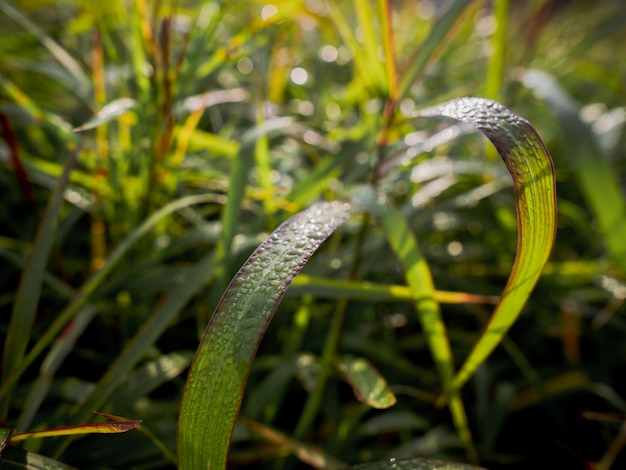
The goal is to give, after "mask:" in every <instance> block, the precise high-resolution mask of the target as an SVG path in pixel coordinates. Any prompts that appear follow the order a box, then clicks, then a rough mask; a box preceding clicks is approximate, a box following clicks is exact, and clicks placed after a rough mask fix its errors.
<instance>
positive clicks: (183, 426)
mask: <svg viewBox="0 0 626 470" xmlns="http://www.w3.org/2000/svg"><path fill="white" fill-rule="evenodd" d="M352 212H353V211H352V208H351V206H350V205H349V204H345V203H341V202H331V203H318V204H315V205H313V206H311V207H310V208H308V209H307V210H304V211H302V212H300V213H298V214H296V215H294V216H293V217H291V218H290V219H289V220H287V221H286V222H284V223H283V224H282V225H281V226H280V227H278V228H277V229H276V230H275V231H274V232H273V233H272V235H270V237H269V238H268V239H267V240H265V242H263V243H262V244H261V246H259V247H258V248H257V249H256V251H255V252H254V253H253V254H252V255H251V256H250V258H248V261H246V263H245V264H244V265H243V267H242V268H241V269H240V270H239V272H238V273H237V274H236V275H235V277H234V278H233V280H232V281H231V283H230V285H229V286H228V288H227V289H226V291H225V292H224V295H223V296H222V299H221V300H220V302H219V304H218V306H217V308H216V310H215V312H214V314H213V317H212V318H211V321H210V322H209V325H208V326H207V328H206V331H205V333H204V336H203V338H202V341H201V342H200V346H199V347H198V350H197V352H196V356H195V358H194V362H193V364H192V367H191V371H190V373H189V377H188V379H187V384H186V387H185V393H184V395H183V400H182V403H181V409H180V414H179V426H178V444H177V445H178V460H179V468H180V469H181V470H188V469H197V468H212V469H220V468H225V465H226V456H227V452H228V445H229V441H230V436H231V433H232V430H233V426H234V424H235V419H236V417H237V412H238V410H239V407H240V405H241V399H242V396H243V390H244V387H245V383H246V380H247V377H248V372H249V370H250V366H251V362H252V359H253V357H254V354H255V353H256V350H257V348H258V345H259V342H260V340H261V338H262V336H263V334H264V332H265V330H266V328H267V326H268V324H269V322H270V321H271V319H272V317H273V315H274V312H275V311H276V308H277V307H278V304H279V303H280V300H281V299H282V297H283V295H284V293H285V291H286V290H287V287H288V286H289V284H290V283H291V281H292V280H293V278H294V277H295V275H296V274H297V273H298V272H299V271H300V270H301V269H302V267H303V266H304V264H305V263H306V262H307V261H308V259H309V258H310V257H311V255H312V254H313V253H314V252H315V251H316V250H317V248H318V247H319V246H320V245H321V244H322V242H323V241H324V240H325V239H326V238H327V237H328V236H329V235H330V234H332V233H333V232H334V231H335V229H336V228H337V227H338V226H339V225H341V224H342V223H343V222H344V221H346V220H347V218H348V217H349V216H350V215H351V213H352Z"/></svg>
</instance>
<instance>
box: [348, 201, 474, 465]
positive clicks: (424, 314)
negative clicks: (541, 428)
mask: <svg viewBox="0 0 626 470" xmlns="http://www.w3.org/2000/svg"><path fill="white" fill-rule="evenodd" d="M360 195H361V196H362V197H363V200H362V202H364V203H365V205H366V207H367V209H368V210H369V211H370V212H372V214H373V215H374V216H375V217H376V218H377V219H378V220H380V222H381V224H382V226H383V229H384V231H385V234H386V236H387V239H388V240H389V244H390V245H391V248H392V249H393V251H394V253H395V254H396V256H397V257H398V260H399V261H400V262H401V263H402V266H403V268H404V273H405V274H404V276H405V279H406V281H407V284H408V286H409V288H410V289H411V292H412V294H413V296H414V298H416V299H417V300H416V303H415V307H416V310H417V314H418V316H419V320H420V323H421V325H422V329H423V330H424V336H426V339H427V341H428V347H429V349H430V353H431V354H432V356H433V360H434V361H435V366H436V367H437V371H438V373H439V377H440V379H441V382H442V385H443V390H444V395H445V398H446V400H447V402H448V403H449V404H450V411H451V413H452V418H453V420H454V423H455V426H456V428H457V431H458V433H459V437H460V439H461V441H462V442H463V444H464V445H465V447H466V449H467V452H468V457H469V458H470V459H474V460H475V450H474V448H473V444H472V436H471V434H470V431H469V427H468V424H467V415H466V413H465V408H464V406H463V402H462V401H461V397H460V395H459V393H458V390H456V389H455V387H454V384H453V382H454V359H453V357H452V349H451V347H450V341H449V339H448V334H447V332H446V326H445V324H444V322H443V319H442V317H441V310H440V308H439V303H438V302H437V301H436V300H435V286H434V283H433V279H432V275H431V273H430V269H429V267H428V264H427V262H426V260H425V259H424V257H423V256H422V253H421V250H420V249H419V245H418V243H417V239H416V238H415V236H414V235H413V232H412V230H411V228H410V226H409V224H408V222H407V220H406V218H405V217H404V215H403V214H402V213H401V212H400V210H399V209H398V208H396V207H395V206H393V205H392V204H391V203H390V202H389V201H388V200H387V198H386V197H385V196H384V195H382V194H381V195H379V196H376V195H374V194H373V193H369V194H367V193H365V192H361V193H360Z"/></svg>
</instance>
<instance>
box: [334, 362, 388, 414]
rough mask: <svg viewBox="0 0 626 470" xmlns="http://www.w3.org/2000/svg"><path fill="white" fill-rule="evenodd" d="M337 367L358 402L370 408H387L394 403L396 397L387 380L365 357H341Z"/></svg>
mask: <svg viewBox="0 0 626 470" xmlns="http://www.w3.org/2000/svg"><path fill="white" fill-rule="evenodd" d="M338 367H339V372H341V373H342V374H343V376H344V379H345V380H346V382H348V384H350V386H351V387H352V390H353V392H354V395H355V396H356V397H357V399H358V400H359V401H360V402H362V403H365V404H366V405H368V406H371V407H372V408H389V407H390V406H393V405H395V404H396V397H395V395H394V394H393V392H392V391H391V390H389V386H388V385H387V382H386V381H385V379H384V378H383V377H382V376H381V375H380V373H379V372H378V371H377V370H376V369H375V368H374V366H373V365H372V364H371V363H370V362H369V361H367V360H366V359H363V358H362V357H352V356H346V357H342V358H341V359H340V360H339V364H338Z"/></svg>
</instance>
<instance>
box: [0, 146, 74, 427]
mask: <svg viewBox="0 0 626 470" xmlns="http://www.w3.org/2000/svg"><path fill="white" fill-rule="evenodd" d="M77 156H78V151H74V152H73V153H72V154H71V156H70V158H69V159H68V161H67V163H66V164H65V168H64V169H63V174H62V175H61V177H60V178H59V180H58V182H57V184H56V187H55V188H54V191H53V192H52V194H51V195H50V199H49V201H48V206H47V207H46V211H45V214H44V217H43V220H42V222H41V225H40V226H39V229H38V230H37V235H36V236H35V242H34V243H33V249H32V252H31V253H30V256H29V258H28V261H27V262H26V265H25V267H24V271H23V272H22V277H21V279H20V283H19V285H18V287H17V292H16V294H15V300H14V303H13V310H12V312H11V320H10V321H9V326H8V329H7V333H6V338H5V341H4V354H3V358H2V371H3V372H2V380H3V381H4V380H6V378H7V376H8V373H9V372H10V371H11V370H12V369H13V368H14V367H16V366H17V364H19V363H20V362H21V361H22V359H23V357H24V354H25V352H26V347H27V345H28V343H29V341H30V339H31V338H30V335H31V329H32V327H33V323H34V321H35V315H36V312H37V306H38V303H39V296H40V293H41V287H42V284H43V279H44V276H45V272H46V265H47V263H48V257H49V255H50V250H51V249H52V243H53V242H54V240H55V239H56V231H57V227H58V221H59V214H60V212H61V208H62V206H63V201H64V191H65V188H66V186H67V184H68V182H69V179H70V173H71V172H72V170H73V169H74V166H75V164H76V160H77ZM8 402H9V400H4V401H3V402H2V410H1V411H0V413H1V415H2V417H6V412H7V411H8Z"/></svg>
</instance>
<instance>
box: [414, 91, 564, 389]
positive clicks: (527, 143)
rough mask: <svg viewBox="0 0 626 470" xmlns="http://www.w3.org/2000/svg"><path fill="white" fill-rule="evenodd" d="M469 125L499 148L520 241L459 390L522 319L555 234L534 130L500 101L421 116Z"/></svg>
mask: <svg viewBox="0 0 626 470" xmlns="http://www.w3.org/2000/svg"><path fill="white" fill-rule="evenodd" d="M419 116H430V117H435V116H443V117H449V118H453V119H456V120H458V121H461V122H465V123H470V124H472V125H474V126H475V127H476V128H477V129H478V130H480V131H481V132H482V133H483V134H485V135H486V136H487V137H488V138H489V140H491V142H492V143H493V145H494V146H495V147H496V149H497V150H498V153H499V154H500V156H501V157H502V159H503V161H504V163H505V165H506V167H507V169H508V170H509V173H510V174H511V177H512V178H513V184H514V188H515V195H516V205H517V225H518V232H519V233H518V243H517V253H516V257H515V263H514V264H513V267H512V269H511V273H510V275H509V279H508V282H507V284H506V286H505V288H504V291H503V293H502V297H501V300H500V303H499V304H498V306H497V307H496V310H495V312H494V313H493V315H492V316H491V319H490V320H489V323H488V324H487V327H486V328H485V330H484V332H483V333H482V334H481V336H480V339H479V340H478V342H477V344H476V345H475V346H474V348H473V350H472V352H471V353H470V356H469V357H468V358H467V360H466V361H465V363H464V365H463V366H462V368H461V369H460V371H459V372H458V374H457V375H456V377H455V380H454V385H455V387H456V388H460V387H462V386H463V384H464V383H465V382H466V381H467V380H468V379H469V378H470V377H471V376H472V374H473V373H474V372H475V371H476V369H477V368H478V367H479V366H480V365H481V364H482V363H483V362H484V361H485V360H486V359H487V357H488V356H489V354H491V352H492V351H493V349H494V348H495V347H496V346H497V345H498V344H499V343H500V341H501V340H502V338H503V337H504V335H505V334H506V332H507V331H508V330H509V328H510V327H511V326H512V325H513V323H514V322H515V320H516V319H517V317H518V316H519V314H520V312H521V311H522V308H523V307H524V304H525V303H526V300H527V299H528V297H529V295H530V293H531V291H532V289H533V288H534V287H535V284H536V283H537V280H538V279H539V276H540V275H541V272H542V270H543V268H544V266H545V264H546V262H547V261H548V258H549V256H550V253H551V251H552V246H553V244H554V238H555V234H556V187H555V177H554V167H553V164H552V158H551V157H550V154H549V152H548V150H547V148H546V146H545V145H544V143H543V141H542V140H541V138H540V137H539V135H538V134H537V131H536V130H535V129H534V128H533V126H532V125H531V124H530V123H529V122H528V121H526V120H525V119H523V118H521V117H519V116H517V115H516V114H514V113H512V112H511V111H509V110H508V109H507V108H505V107H504V106H502V105H500V104H498V103H496V102H495V101H491V100H487V99H483V98H461V99H457V100H452V101H450V102H448V103H444V104H441V105H439V106H435V107H433V108H429V109H426V110H423V111H421V112H419Z"/></svg>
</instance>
